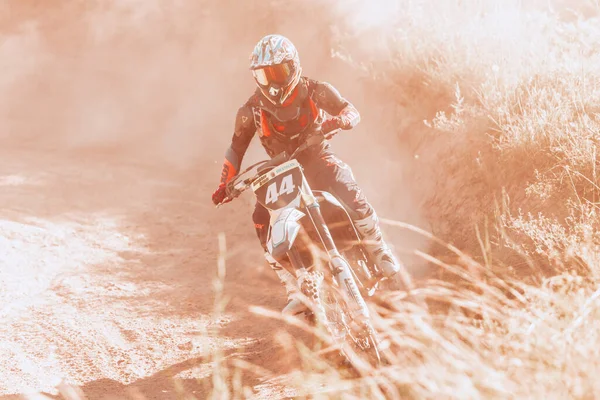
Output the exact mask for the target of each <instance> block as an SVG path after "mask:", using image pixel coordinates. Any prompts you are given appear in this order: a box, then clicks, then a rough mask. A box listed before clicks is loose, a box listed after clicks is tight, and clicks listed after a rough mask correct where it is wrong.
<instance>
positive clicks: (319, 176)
mask: <svg viewBox="0 0 600 400" xmlns="http://www.w3.org/2000/svg"><path fill="white" fill-rule="evenodd" d="M307 164H309V167H307V168H306V169H307V174H310V175H312V177H313V179H311V181H315V184H316V185H317V186H319V188H324V189H325V190H327V191H329V192H331V194H333V195H335V196H336V198H337V199H338V200H340V202H341V203H342V204H343V205H344V207H345V208H346V210H347V211H348V214H349V215H350V217H351V218H352V220H353V222H354V225H355V227H356V230H357V231H358V233H359V234H360V236H361V239H362V240H363V245H364V248H365V250H366V251H367V252H368V253H369V256H370V257H371V259H372V260H373V261H374V262H375V264H377V265H378V266H379V268H380V269H381V271H382V272H383V274H384V275H385V276H386V277H390V276H392V275H394V274H395V273H396V272H398V271H400V269H401V268H402V264H401V263H400V261H398V259H397V258H396V256H395V255H394V253H393V252H392V251H391V249H390V247H389V246H388V245H387V243H386V242H385V240H384V239H383V234H382V233H381V228H380V226H379V218H378V217H377V213H376V212H375V209H373V207H372V206H371V204H369V202H368V201H367V198H366V196H365V195H364V193H363V192H362V190H361V189H360V188H359V187H358V184H357V183H356V180H355V179H354V175H353V174H352V170H351V168H350V167H349V166H348V165H347V164H345V163H344V162H343V161H341V160H340V159H339V158H337V157H336V156H335V155H334V154H332V153H331V152H329V151H327V152H324V153H322V154H321V157H319V158H316V157H315V158H314V159H312V160H310V162H309V163H307Z"/></svg>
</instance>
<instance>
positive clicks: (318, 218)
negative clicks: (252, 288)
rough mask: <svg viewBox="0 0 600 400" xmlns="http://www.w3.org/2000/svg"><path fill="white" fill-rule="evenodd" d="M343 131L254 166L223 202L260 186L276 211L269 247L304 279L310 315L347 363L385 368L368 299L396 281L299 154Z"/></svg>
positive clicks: (260, 197) (261, 197) (260, 196)
mask: <svg viewBox="0 0 600 400" xmlns="http://www.w3.org/2000/svg"><path fill="white" fill-rule="evenodd" d="M338 132H339V129H336V130H334V131H331V132H329V133H327V134H324V133H322V132H319V133H316V134H314V135H313V136H310V137H309V138H308V139H307V140H306V141H305V142H304V143H303V144H301V145H300V146H299V147H298V148H297V149H296V150H295V151H294V152H293V153H292V154H291V155H288V154H287V153H286V152H282V153H280V154H279V155H277V156H275V157H274V158H272V159H270V160H264V161H260V162H258V163H256V164H254V165H251V166H250V167H248V168H247V169H245V170H244V171H242V172H241V173H239V174H238V175H236V176H235V177H233V178H232V179H231V180H230V181H229V183H228V184H227V188H226V194H227V197H226V198H225V200H224V201H223V203H226V202H229V201H231V200H233V199H235V198H237V197H239V196H240V195H241V194H242V193H243V192H245V191H246V190H248V189H252V191H253V192H254V195H255V196H256V199H257V201H258V202H259V203H260V204H261V205H263V206H264V207H265V208H266V209H267V210H268V212H269V214H270V226H269V234H268V240H267V249H268V252H269V253H270V254H271V256H272V257H273V258H274V259H275V260H277V261H278V262H279V263H280V264H281V265H282V266H283V267H284V268H286V269H288V270H289V271H290V272H291V273H292V274H294V275H295V276H296V277H297V279H298V283H299V286H300V290H301V292H302V294H303V295H304V297H303V298H304V299H305V301H306V306H307V311H306V316H307V317H308V319H309V320H310V321H311V322H312V323H313V324H314V325H315V326H322V327H325V329H326V332H328V333H329V335H330V337H331V338H333V342H334V343H335V344H336V346H337V348H338V349H340V353H341V354H342V355H343V356H344V357H345V359H346V361H349V362H350V363H351V364H354V363H353V360H354V359H355V357H356V356H357V355H358V354H363V355H364V356H366V358H367V359H368V360H369V362H370V363H371V364H375V365H379V364H380V363H381V354H380V348H379V344H378V341H377V338H376V335H375V330H374V329H373V326H372V322H371V318H370V315H369V309H368V307H367V304H366V302H365V297H370V296H373V294H374V293H375V291H376V290H377V289H378V288H379V285H381V283H382V282H384V281H386V280H388V281H389V280H390V279H389V278H385V277H384V276H383V273H382V271H381V270H380V269H379V268H378V267H377V265H376V264H375V263H374V262H373V261H372V260H371V259H370V258H369V257H368V255H367V254H368V253H367V252H366V251H365V250H364V248H363V246H362V244H361V239H360V236H359V234H358V232H357V230H356V228H355V227H354V225H353V222H352V219H351V218H350V216H349V215H348V213H347V211H346V209H345V208H344V207H343V206H342V203H341V202H340V201H339V200H338V199H336V197H335V196H333V195H332V194H330V193H328V192H326V191H320V190H312V189H311V187H310V186H309V184H308V182H307V180H306V178H305V176H304V173H303V167H302V165H301V164H300V163H299V162H298V161H297V159H296V158H297V156H298V155H299V154H300V153H302V152H303V151H305V150H307V149H309V148H310V147H312V146H315V145H320V144H321V143H322V142H323V141H325V140H329V139H331V138H332V137H333V136H334V135H335V134H336V133H338ZM254 169H256V172H255V173H254V174H252V175H251V176H249V177H247V178H245V175H247V174H248V173H249V172H250V171H252V170H254ZM223 203H221V204H223ZM396 275H400V274H396ZM395 279H398V278H396V277H395ZM402 279H405V278H404V277H403V278H402ZM395 286H397V285H395Z"/></svg>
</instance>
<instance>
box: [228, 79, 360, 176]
mask: <svg viewBox="0 0 600 400" xmlns="http://www.w3.org/2000/svg"><path fill="white" fill-rule="evenodd" d="M327 115H330V116H340V115H343V116H344V118H345V120H346V121H348V123H349V125H350V127H353V126H354V125H356V124H357V123H358V122H359V120H360V115H359V114H358V111H356V108H354V106H353V105H352V104H350V103H349V102H348V101H347V100H345V99H344V98H343V97H342V96H341V95H340V93H339V92H338V91H337V90H336V89H335V88H334V87H333V86H332V85H330V84H329V83H326V82H320V81H316V80H313V79H309V78H306V77H301V79H300V81H299V83H298V85H297V87H296V88H295V89H294V91H293V92H292V94H291V95H290V97H289V98H288V99H287V100H286V101H285V102H284V103H283V106H280V107H276V106H274V105H273V104H272V103H271V102H270V101H269V100H268V99H267V98H265V96H264V95H263V94H262V93H261V91H260V90H259V89H257V90H256V92H255V93H254V94H253V95H252V96H250V98H249V99H248V100H247V101H246V103H244V105H243V106H242V107H240V108H239V110H238V112H237V115H236V119H235V129H234V134H233V138H232V140H231V146H230V147H229V148H228V149H227V152H226V153H225V162H224V164H223V170H222V173H221V183H222V184H224V183H227V182H228V181H229V180H230V179H231V178H232V177H233V176H234V175H235V174H237V172H238V171H239V169H240V167H241V163H242V159H243V158H244V154H245V153H246V150H247V149H248V146H249V145H250V142H251V140H252V138H253V137H254V135H255V133H257V132H258V136H259V138H260V141H261V144H262V146H263V147H264V149H265V150H266V152H267V154H268V155H269V156H270V157H274V156H276V155H277V154H279V153H281V152H283V151H286V152H287V153H288V154H290V153H292V152H293V151H294V150H295V149H296V148H297V147H298V146H299V145H300V144H301V143H303V141H304V140H305V139H306V138H307V137H308V135H310V134H311V133H312V132H315V131H318V130H319V129H320V127H321V125H322V124H323V122H324V121H325V120H326V118H327ZM328 146H329V145H328V144H327V143H323V144H322V145H321V148H320V149H319V150H321V151H322V150H325V149H327V148H328Z"/></svg>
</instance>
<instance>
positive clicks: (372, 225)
mask: <svg viewBox="0 0 600 400" xmlns="http://www.w3.org/2000/svg"><path fill="white" fill-rule="evenodd" d="M354 226H355V227H356V230H357V231H358V233H359V235H360V236H361V239H362V243H363V246H364V249H365V250H366V252H367V253H368V255H369V256H370V258H371V260H372V261H373V262H374V263H375V264H376V265H377V266H378V267H379V269H380V270H381V272H383V275H384V276H385V277H386V278H389V277H391V276H392V275H394V274H395V273H396V272H398V271H400V269H401V268H402V264H400V261H398V259H397V258H396V256H394V254H393V253H392V250H391V249H390V248H389V247H388V245H387V243H385V241H384V240H383V235H382V234H381V229H380V228H379V218H378V217H377V214H376V213H375V210H373V212H372V213H371V214H370V215H369V216H368V217H366V218H363V219H359V220H354Z"/></svg>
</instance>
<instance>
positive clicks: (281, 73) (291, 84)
mask: <svg viewBox="0 0 600 400" xmlns="http://www.w3.org/2000/svg"><path fill="white" fill-rule="evenodd" d="M250 60H251V63H250V69H251V70H252V74H253V75H254V79H255V80H256V83H257V85H258V87H259V88H260V90H261V92H262V93H263V94H264V95H265V97H266V98H267V99H269V100H270V101H271V102H272V103H273V104H275V105H282V104H283V102H285V100H286V99H287V98H288V97H289V95H290V94H291V93H292V92H293V90H294V88H295V87H296V85H297V84H298V81H299V80H300V73H301V72H302V68H301V67H300V58H299V57H298V51H297V50H296V47H295V46H294V45H293V44H292V42H291V41H290V40H289V39H288V38H286V37H284V36H282V35H267V36H265V37H263V38H262V39H261V40H260V41H259V42H258V43H257V44H256V46H255V47H254V51H253V52H252V54H251V55H250Z"/></svg>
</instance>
